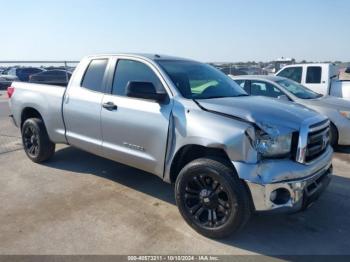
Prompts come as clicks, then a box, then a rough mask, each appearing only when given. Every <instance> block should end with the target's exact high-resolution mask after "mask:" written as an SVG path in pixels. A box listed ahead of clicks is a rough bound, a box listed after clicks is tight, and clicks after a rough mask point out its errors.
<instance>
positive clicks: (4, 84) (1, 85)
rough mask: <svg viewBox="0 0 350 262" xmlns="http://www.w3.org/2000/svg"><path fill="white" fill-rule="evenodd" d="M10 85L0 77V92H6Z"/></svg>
mask: <svg viewBox="0 0 350 262" xmlns="http://www.w3.org/2000/svg"><path fill="white" fill-rule="evenodd" d="M11 83H12V81H9V80H6V79H4V78H2V77H0V90H6V89H7V88H8V87H9V86H10V85H11Z"/></svg>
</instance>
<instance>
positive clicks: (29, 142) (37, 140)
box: [22, 118, 55, 163]
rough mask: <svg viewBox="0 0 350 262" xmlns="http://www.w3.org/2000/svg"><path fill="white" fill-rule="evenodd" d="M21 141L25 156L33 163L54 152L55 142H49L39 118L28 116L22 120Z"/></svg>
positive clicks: (46, 157)
mask: <svg viewBox="0 0 350 262" xmlns="http://www.w3.org/2000/svg"><path fill="white" fill-rule="evenodd" d="M22 143H23V147H24V151H25V152H26V154H27V156H28V157H29V159H30V160H32V161H33V162H35V163H40V162H44V161H46V160H48V159H49V158H51V157H52V156H53V154H54V153H55V144H54V143H52V142H51V140H50V138H49V136H48V134H47V131H46V128H45V125H44V122H43V120H42V119H40V118H30V119H27V120H26V121H25V122H24V124H23V126H22Z"/></svg>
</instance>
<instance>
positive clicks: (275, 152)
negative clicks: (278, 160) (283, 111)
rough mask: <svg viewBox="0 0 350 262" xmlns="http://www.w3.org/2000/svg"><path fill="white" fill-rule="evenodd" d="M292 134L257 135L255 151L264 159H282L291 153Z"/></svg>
mask: <svg viewBox="0 0 350 262" xmlns="http://www.w3.org/2000/svg"><path fill="white" fill-rule="evenodd" d="M291 146H292V134H286V135H276V136H274V137H271V136H270V135H268V134H258V135H257V139H256V140H255V149H256V151H258V152H259V153H260V154H261V155H262V156H264V157H283V156H287V155H288V154H289V153H290V151H291Z"/></svg>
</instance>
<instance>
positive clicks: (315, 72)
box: [306, 66, 322, 84]
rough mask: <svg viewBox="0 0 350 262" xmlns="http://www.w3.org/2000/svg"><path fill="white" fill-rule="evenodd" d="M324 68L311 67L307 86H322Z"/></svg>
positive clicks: (308, 70)
mask: <svg viewBox="0 0 350 262" xmlns="http://www.w3.org/2000/svg"><path fill="white" fill-rule="evenodd" d="M321 76H322V68H321V67H320V66H309V67H308V68H307V73H306V83H307V84H320V83H321Z"/></svg>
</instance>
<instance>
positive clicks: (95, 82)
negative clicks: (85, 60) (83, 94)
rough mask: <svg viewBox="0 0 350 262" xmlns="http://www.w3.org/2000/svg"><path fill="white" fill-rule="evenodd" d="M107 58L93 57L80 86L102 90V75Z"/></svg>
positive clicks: (97, 90) (103, 74)
mask: <svg viewBox="0 0 350 262" xmlns="http://www.w3.org/2000/svg"><path fill="white" fill-rule="evenodd" d="M107 64H108V59H93V60H91V62H90V64H89V66H88V68H87V69H86V71H85V74H84V77H83V79H82V82H81V87H84V88H86V89H89V90H92V91H95V92H104V76H105V73H106V68H107Z"/></svg>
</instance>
